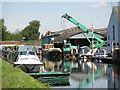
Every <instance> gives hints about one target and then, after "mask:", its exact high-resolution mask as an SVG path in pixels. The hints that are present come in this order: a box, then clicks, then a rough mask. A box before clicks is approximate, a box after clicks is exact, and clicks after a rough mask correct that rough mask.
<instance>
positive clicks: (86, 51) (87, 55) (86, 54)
mask: <svg viewBox="0 0 120 90" xmlns="http://www.w3.org/2000/svg"><path fill="white" fill-rule="evenodd" d="M96 51H97V48H95V49H91V48H90V47H88V46H83V47H80V49H79V54H78V57H79V58H80V59H81V61H85V62H86V61H87V60H88V59H91V58H92V57H93V56H94V55H95V53H96Z"/></svg>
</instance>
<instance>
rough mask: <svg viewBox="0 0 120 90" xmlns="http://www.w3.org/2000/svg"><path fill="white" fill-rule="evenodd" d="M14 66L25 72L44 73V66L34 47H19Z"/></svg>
mask: <svg viewBox="0 0 120 90" xmlns="http://www.w3.org/2000/svg"><path fill="white" fill-rule="evenodd" d="M14 65H15V66H16V67H20V68H21V69H22V70H23V71H25V72H40V71H44V64H43V62H41V61H40V60H39V58H38V56H37V54H36V49H35V47H34V46H21V47H19V48H18V57H17V60H16V62H14Z"/></svg>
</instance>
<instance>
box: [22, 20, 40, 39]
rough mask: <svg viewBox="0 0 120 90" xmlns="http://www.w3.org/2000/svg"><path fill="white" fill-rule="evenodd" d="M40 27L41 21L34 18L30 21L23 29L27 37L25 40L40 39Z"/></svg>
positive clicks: (24, 35)
mask: <svg viewBox="0 0 120 90" xmlns="http://www.w3.org/2000/svg"><path fill="white" fill-rule="evenodd" d="M39 27H40V21H38V20H33V21H31V22H29V26H27V27H25V29H24V30H23V37H25V40H38V39H39V35H40V32H39Z"/></svg>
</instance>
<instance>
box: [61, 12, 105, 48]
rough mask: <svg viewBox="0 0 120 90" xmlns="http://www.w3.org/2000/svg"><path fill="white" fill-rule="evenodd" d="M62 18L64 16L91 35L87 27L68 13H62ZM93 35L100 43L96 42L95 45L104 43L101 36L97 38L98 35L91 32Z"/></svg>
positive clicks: (99, 45)
mask: <svg viewBox="0 0 120 90" xmlns="http://www.w3.org/2000/svg"><path fill="white" fill-rule="evenodd" d="M62 18H65V19H67V20H69V21H70V22H72V23H73V24H75V25H77V26H78V28H81V29H82V30H84V31H85V32H86V33H87V34H89V35H91V36H92V32H91V31H90V30H89V29H87V28H86V27H84V26H83V25H82V24H80V23H79V22H77V21H76V20H75V19H73V18H72V17H71V16H69V15H67V14H64V15H63V16H62ZM93 37H94V38H95V39H96V40H97V41H99V42H100V43H99V42H97V44H96V46H95V47H102V46H103V45H104V44H105V43H106V41H104V40H102V39H101V38H99V37H98V36H97V35H95V34H93Z"/></svg>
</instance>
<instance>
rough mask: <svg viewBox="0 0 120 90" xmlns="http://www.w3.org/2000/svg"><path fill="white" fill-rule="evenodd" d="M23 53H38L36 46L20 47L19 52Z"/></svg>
mask: <svg viewBox="0 0 120 90" xmlns="http://www.w3.org/2000/svg"><path fill="white" fill-rule="evenodd" d="M23 51H33V52H35V51H36V48H35V47H34V46H19V47H18V52H23Z"/></svg>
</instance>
